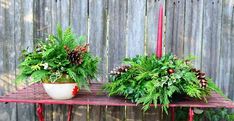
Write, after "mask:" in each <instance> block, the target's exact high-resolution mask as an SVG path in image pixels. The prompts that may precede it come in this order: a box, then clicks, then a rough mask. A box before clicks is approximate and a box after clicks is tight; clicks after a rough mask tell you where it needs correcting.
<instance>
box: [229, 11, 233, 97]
mask: <svg viewBox="0 0 234 121" xmlns="http://www.w3.org/2000/svg"><path fill="white" fill-rule="evenodd" d="M230 39H231V40H230V41H231V56H230V59H231V72H230V79H231V80H230V83H229V91H228V92H229V95H228V96H229V98H231V99H232V100H233V99H234V88H233V85H234V80H233V79H234V10H232V24H231V38H230Z"/></svg>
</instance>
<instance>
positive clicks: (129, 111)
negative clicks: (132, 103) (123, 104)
mask: <svg viewBox="0 0 234 121" xmlns="http://www.w3.org/2000/svg"><path fill="white" fill-rule="evenodd" d="M142 119H143V112H142V107H140V106H137V107H127V108H126V121H142Z"/></svg>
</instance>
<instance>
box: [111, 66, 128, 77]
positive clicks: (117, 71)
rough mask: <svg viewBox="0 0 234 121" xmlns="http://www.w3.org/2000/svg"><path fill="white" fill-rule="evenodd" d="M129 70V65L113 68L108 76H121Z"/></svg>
mask: <svg viewBox="0 0 234 121" xmlns="http://www.w3.org/2000/svg"><path fill="white" fill-rule="evenodd" d="M129 68H130V66H129V65H122V66H119V67H115V68H114V69H113V71H111V72H110V75H116V76H118V75H121V74H122V73H124V72H127V71H128V69H129Z"/></svg>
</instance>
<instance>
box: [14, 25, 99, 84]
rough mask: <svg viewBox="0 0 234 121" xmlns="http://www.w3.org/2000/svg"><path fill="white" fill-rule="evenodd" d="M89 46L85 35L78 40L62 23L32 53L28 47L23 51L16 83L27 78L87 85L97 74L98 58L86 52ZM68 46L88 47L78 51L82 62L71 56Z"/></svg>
mask: <svg viewBox="0 0 234 121" xmlns="http://www.w3.org/2000/svg"><path fill="white" fill-rule="evenodd" d="M86 47H87V44H86V43H85V41H84V38H83V37H80V38H79V39H77V38H76V37H75V35H74V34H73V33H72V31H71V28H67V29H66V30H65V31H63V30H62V28H61V26H58V27H57V34H56V35H49V36H48V38H47V40H46V41H41V42H40V43H39V44H38V45H37V46H36V48H35V49H34V50H33V52H27V51H26V50H24V51H23V52H22V57H21V63H20V65H19V69H20V73H19V75H18V76H17V79H16V80H17V82H20V81H25V80H27V79H30V80H31V81H33V82H39V81H41V82H50V83H55V82H76V83H77V84H78V86H79V87H87V88H88V80H89V79H92V78H94V77H95V74H96V73H97V64H98V58H97V57H94V56H92V55H91V53H90V52H87V51H86V50H87V48H86ZM67 48H69V49H70V50H71V51H76V50H75V49H76V48H82V49H84V50H85V51H79V54H80V58H79V59H82V61H80V63H79V65H77V64H74V63H72V62H71V60H69V59H68V57H69V53H68V51H67V50H66V49H67ZM81 57H82V58H81ZM75 59H77V58H75ZM67 75H68V76H67ZM29 77H31V78H29Z"/></svg>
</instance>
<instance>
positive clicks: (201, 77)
mask: <svg viewBox="0 0 234 121" xmlns="http://www.w3.org/2000/svg"><path fill="white" fill-rule="evenodd" d="M191 71H192V72H195V73H196V76H197V79H198V80H199V81H200V86H201V87H202V88H206V87H207V80H206V76H205V73H203V72H201V70H197V69H195V68H193V69H192V70H191Z"/></svg>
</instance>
